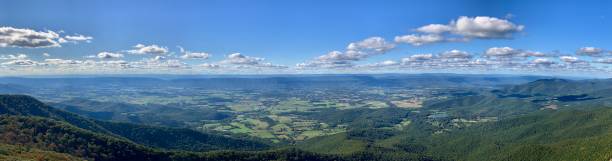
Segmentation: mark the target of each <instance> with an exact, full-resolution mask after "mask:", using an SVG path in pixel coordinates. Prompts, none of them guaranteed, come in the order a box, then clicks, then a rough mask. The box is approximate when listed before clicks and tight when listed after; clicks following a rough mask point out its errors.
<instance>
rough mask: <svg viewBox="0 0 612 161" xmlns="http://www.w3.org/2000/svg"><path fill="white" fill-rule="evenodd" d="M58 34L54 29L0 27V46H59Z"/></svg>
mask: <svg viewBox="0 0 612 161" xmlns="http://www.w3.org/2000/svg"><path fill="white" fill-rule="evenodd" d="M59 38H60V35H59V34H58V33H56V32H54V31H50V30H48V31H35V30H32V29H20V28H13V27H0V47H23V48H43V47H60V46H61V45H60V43H59V42H58V39H59Z"/></svg>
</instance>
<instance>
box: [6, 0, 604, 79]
mask: <svg viewBox="0 0 612 161" xmlns="http://www.w3.org/2000/svg"><path fill="white" fill-rule="evenodd" d="M610 7H612V3H611V2H608V1H493V0H482V1H477V0H473V1H451V0H447V1H438V0H434V1H431V0H427V1H406V0H397V1H373V0H372V1H356V0H352V1H323V0H308V1H281V0H218V1H170V0H166V1H119V0H117V1H108V0H105V1H102V0H100V1H43V0H39V1H30V0H14V1H10V0H9V1H3V2H2V5H1V6H0V26H3V27H10V28H13V29H28V30H32V31H36V32H46V31H53V32H56V33H58V34H59V35H60V37H62V36H70V35H72V36H78V35H81V36H85V37H91V39H90V40H87V41H81V40H78V41H76V40H75V41H74V42H72V43H70V42H69V43H62V44H61V47H58V46H55V47H36V48H32V47H23V46H15V45H11V44H8V45H5V46H4V47H0V55H4V58H6V59H4V60H5V61H6V62H8V61H12V59H9V56H10V55H13V57H15V56H17V55H18V54H25V55H27V59H28V60H32V61H35V62H36V63H37V64H44V65H43V66H39V67H32V66H28V67H15V66H14V65H15V64H11V63H6V62H5V63H4V66H0V68H5V69H4V70H7V73H8V72H10V71H13V72H15V71H18V70H19V68H24V69H23V70H26V69H27V70H39V71H40V72H39V73H44V72H57V73H62V72H61V71H51V70H50V68H52V67H51V65H49V63H47V64H45V63H44V62H45V59H62V60H75V61H84V60H87V59H91V60H92V61H110V60H98V59H93V58H94V57H95V56H97V55H98V54H99V53H101V52H109V53H116V54H121V55H123V56H122V57H120V58H113V60H112V61H119V60H121V61H126V62H127V63H128V64H129V63H131V62H132V61H144V59H154V57H156V56H159V55H151V54H134V53H130V52H129V50H134V49H135V48H134V46H135V45H137V44H143V45H144V46H150V45H157V46H158V47H160V48H164V47H165V48H166V49H167V50H168V52H167V53H166V54H164V55H162V56H163V58H164V60H166V61H167V60H175V59H176V60H177V61H180V63H185V64H186V65H189V66H196V65H198V64H208V65H213V67H215V68H219V67H216V66H215V65H217V64H219V65H220V66H221V67H220V68H223V66H224V65H223V64H231V65H239V66H240V67H235V68H232V69H228V70H219V69H217V71H216V73H235V72H242V71H243V70H246V71H249V70H248V69H247V68H249V67H248V66H249V63H248V62H250V61H251V60H253V61H255V62H262V63H264V62H265V63H267V64H268V65H264V66H273V67H279V66H285V67H284V68H295V66H296V64H299V63H305V62H306V63H307V62H313V61H319V60H317V59H318V58H319V57H320V56H322V55H326V54H328V52H331V51H340V52H342V53H344V51H345V50H346V48H347V45H348V44H349V43H351V42H359V41H362V40H365V39H368V38H371V37H380V38H383V39H384V40H385V41H388V42H389V43H393V45H394V47H393V48H392V49H390V50H388V51H385V52H384V53H376V54H367V56H363V57H359V58H358V60H350V62H349V63H350V64H351V65H350V66H351V68H350V69H346V66H343V67H342V69H336V68H335V67H334V68H333V69H331V68H324V69H319V68H317V69H312V70H311V72H312V71H313V70H314V71H315V73H317V72H323V73H325V72H338V71H339V72H346V71H349V72H351V71H353V72H354V71H361V69H362V68H357V69H356V68H355V66H366V65H368V64H375V63H378V62H383V61H387V60H389V61H394V62H397V63H398V64H401V62H402V61H401V60H402V59H403V58H407V57H409V56H411V55H414V54H425V53H432V54H434V56H435V55H438V54H440V53H443V52H445V51H450V50H460V51H465V52H467V53H469V54H470V55H472V59H476V58H480V55H483V54H485V52H486V50H487V49H489V48H492V47H511V48H512V49H516V50H517V52H518V50H520V51H522V52H525V51H534V52H535V51H537V52H542V53H545V54H548V55H549V56H547V57H542V58H541V59H547V60H549V61H554V62H555V64H557V65H556V66H555V67H548V68H560V67H558V66H561V64H563V63H564V62H562V61H560V59H559V58H558V56H561V55H564V56H574V57H578V56H577V55H576V52H577V51H579V50H580V48H584V47H593V48H596V49H600V50H601V51H602V53H603V54H604V55H605V56H598V57H590V56H588V57H584V56H581V57H580V59H581V60H584V61H588V62H589V63H590V64H589V65H590V66H592V67H595V68H599V67H601V68H604V67H606V69H607V66H608V64H607V63H597V62H596V61H598V60H599V61H598V62H605V60H608V59H609V58H608V57H607V56H608V55H610V54H609V51H608V50H607V49H611V48H612V47H611V46H610V44H612V43H611V38H610V35H612V30H611V28H612V14H611V12H612V11H610V10H609V8H610ZM462 16H465V17H467V18H476V17H479V16H481V17H488V18H496V19H499V20H504V21H507V22H508V23H511V24H513V25H515V26H522V27H523V28H522V29H520V31H519V30H514V31H511V32H509V33H510V34H511V35H510V36H504V37H499V36H497V37H495V36H494V37H493V38H492V37H481V38H475V37H473V36H472V37H470V36H466V35H465V34H463V35H461V34H457V33H453V32H455V31H449V32H448V33H446V34H445V35H451V37H452V36H454V37H461V38H466V37H467V39H469V40H466V41H461V42H455V41H452V42H435V43H430V44H425V45H418V46H415V45H412V44H409V43H401V42H394V38H395V37H397V36H402V35H410V34H420V35H424V34H429V33H419V32H415V30H416V29H417V28H419V27H422V26H426V25H429V24H442V25H450V23H451V21H457V20H458V19H459V18H460V17H462ZM517 29H518V28H517ZM58 41H59V39H58ZM177 46H180V47H182V48H184V49H185V50H187V51H191V52H192V53H206V54H208V55H207V58H205V59H180V56H181V55H184V54H185V53H181V51H180V49H179V48H178V47H177ZM43 53H48V55H49V56H43ZM233 53H241V54H240V55H235V56H236V57H235V58H244V59H241V60H239V61H237V62H233V61H225V60H226V59H228V58H229V56H230V55H232V54H233ZM344 54H346V53H344ZM250 58H263V60H260V59H257V60H255V59H250ZM100 59H102V58H100ZM487 59H488V58H487ZM535 59H539V58H536V57H533V58H526V59H524V60H522V61H524V62H529V61H532V60H535ZM1 61H3V60H0V63H2V62H1ZM245 61H246V62H245ZM343 61H344V60H343ZM174 63H176V62H174ZM342 63H346V62H342ZM390 64H391V63H390ZM417 65H418V64H417ZM136 66H137V64H136ZM225 66H229V65H225ZM207 67H209V66H207ZM260 67H261V66H258V68H257V69H253V70H257V71H259V70H260V69H259V68H260ZM562 67H563V68H568V69H569V68H571V69H572V70H573V69H574V68H572V67H568V66H562ZM40 68H43V69H45V70H47V71H45V70H40ZM64 68H67V69H62V71H64V72H67V73H70V72H77V73H78V72H85V73H87V71H86V70H79V71H70V69H71V68H77V67H64ZM122 68H129V67H125V66H122ZM139 68H148V67H139ZM190 68H192V69H193V68H194V67H190ZM448 68H449V69H452V67H448ZM510 68H512V67H510ZM548 68H546V69H545V70H539V69H540V67H538V70H537V71H539V72H542V73H547V72H550V71H551V70H552V69H548ZM580 68H581V69H582V68H583V67H580ZM278 69H279V68H275V69H274V70H268V72H271V73H274V72H276V71H275V70H278ZM409 69H413V68H386V69H383V70H378V71H380V72H389V71H393V72H398V71H399V72H402V71H406V70H409ZM497 69H499V70H500V71H502V70H505V68H503V67H496V68H492V69H487V70H486V72H496V70H497ZM9 70H10V71H9ZM174 70H179V69H170V68H169V69H164V70H159V71H158V70H157V69H155V70H154V69H147V71H148V72H154V73H158V72H159V73H165V72H172V71H174ZM190 70H191V69H190ZM282 70H283V71H282V72H290V71H287V70H293V69H282ZM368 70H369V69H368ZM424 70H425V71H423V69H421V70H410V72H426V71H431V70H429V69H424ZM436 70H441V69H436ZM467 70H468V71H470V70H471V69H467ZM563 70H564V69H563ZM118 71H119V72H120V71H121V70H120V69H113V72H118ZM131 71H132V72H134V70H131ZM478 71H479V72H480V71H482V72H484V71H483V70H478ZM589 71H591V69H589ZM191 72H193V71H191ZM513 72H519V73H520V72H528V71H513ZM598 72H603V73H604V74H605V73H608V72H609V70H607V71H605V70H604V71H601V70H598ZM195 73H207V72H206V71H204V72H203V71H197V72H195ZM298 73H299V72H298Z"/></svg>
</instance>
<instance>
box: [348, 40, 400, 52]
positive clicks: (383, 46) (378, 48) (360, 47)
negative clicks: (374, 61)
mask: <svg viewBox="0 0 612 161" xmlns="http://www.w3.org/2000/svg"><path fill="white" fill-rule="evenodd" d="M393 48H395V44H393V43H389V42H387V41H385V39H383V38H381V37H370V38H367V39H364V40H362V41H358V42H353V43H350V44H349V45H348V46H347V47H346V50H347V51H355V52H364V53H368V54H379V53H384V52H387V51H388V50H391V49H393Z"/></svg>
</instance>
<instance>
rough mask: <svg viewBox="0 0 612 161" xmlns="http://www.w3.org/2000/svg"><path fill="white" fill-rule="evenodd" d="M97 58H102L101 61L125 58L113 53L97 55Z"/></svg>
mask: <svg viewBox="0 0 612 161" xmlns="http://www.w3.org/2000/svg"><path fill="white" fill-rule="evenodd" d="M96 57H98V58H100V59H117V58H123V54H121V53H111V52H106V51H104V52H100V53H98V55H96Z"/></svg>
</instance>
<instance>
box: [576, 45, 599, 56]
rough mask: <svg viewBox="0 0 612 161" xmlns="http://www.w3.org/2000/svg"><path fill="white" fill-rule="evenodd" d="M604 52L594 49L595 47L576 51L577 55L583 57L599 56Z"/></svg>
mask: <svg viewBox="0 0 612 161" xmlns="http://www.w3.org/2000/svg"><path fill="white" fill-rule="evenodd" d="M603 52H604V50H603V49H601V48H596V47H592V46H589V47H582V48H580V49H578V51H576V54H577V55H584V56H594V57H596V56H601V54H602V53H603Z"/></svg>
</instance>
